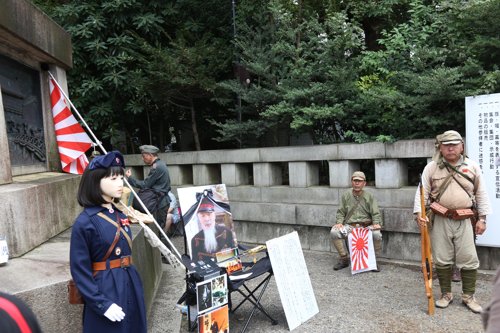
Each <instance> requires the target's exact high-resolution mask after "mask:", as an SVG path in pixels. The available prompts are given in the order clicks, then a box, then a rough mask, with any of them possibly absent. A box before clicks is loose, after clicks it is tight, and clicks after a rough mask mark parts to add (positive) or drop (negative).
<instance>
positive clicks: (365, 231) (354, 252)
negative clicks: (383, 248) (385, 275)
mask: <svg viewBox="0 0 500 333" xmlns="http://www.w3.org/2000/svg"><path fill="white" fill-rule="evenodd" d="M349 250H350V253H351V272H352V274H356V273H361V272H366V271H371V270H373V269H376V268H377V260H376V258H375V251H374V249H373V239H372V231H371V230H370V229H369V228H354V229H352V232H351V233H350V234H349Z"/></svg>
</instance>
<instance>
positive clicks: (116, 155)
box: [88, 150, 125, 170]
mask: <svg viewBox="0 0 500 333" xmlns="http://www.w3.org/2000/svg"><path fill="white" fill-rule="evenodd" d="M113 166H119V167H122V168H124V167H125V162H124V161H123V156H122V154H121V153H120V152H119V151H117V150H113V151H110V152H109V153H107V154H106V155H99V156H96V157H94V158H93V159H92V161H90V164H89V166H88V168H89V170H95V169H107V168H110V167H113Z"/></svg>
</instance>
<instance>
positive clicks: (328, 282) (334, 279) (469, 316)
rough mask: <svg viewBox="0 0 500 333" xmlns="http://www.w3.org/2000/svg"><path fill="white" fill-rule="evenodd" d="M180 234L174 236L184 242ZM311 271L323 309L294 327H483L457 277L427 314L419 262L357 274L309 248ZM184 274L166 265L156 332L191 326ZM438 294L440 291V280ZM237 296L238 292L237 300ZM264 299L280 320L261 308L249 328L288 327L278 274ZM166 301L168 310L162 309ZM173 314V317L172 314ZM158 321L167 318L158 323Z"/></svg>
mask: <svg viewBox="0 0 500 333" xmlns="http://www.w3.org/2000/svg"><path fill="white" fill-rule="evenodd" d="M181 240H182V239H181V238H176V239H175V242H176V243H180V244H179V249H181V248H182V247H181V246H180V245H181ZM304 256H305V259H306V263H307V267H308V271H309V275H310V277H311V281H312V285H313V289H314V292H315V295H316V300H317V303H318V307H319V313H318V314H317V315H316V316H314V317H313V318H311V319H310V320H308V321H307V322H306V323H304V324H302V325H301V326H299V327H298V328H296V329H295V330H294V332H318V333H319V332H321V333H323V332H375V333H376V332H384V333H385V332H433V333H434V332H468V333H471V332H482V331H483V330H482V323H481V316H480V315H477V314H474V313H472V312H471V311H469V310H468V309H467V308H466V307H465V306H463V305H462V304H461V301H460V298H459V297H460V291H461V284H460V283H453V293H454V295H455V301H454V302H453V303H452V304H451V305H450V306H449V307H448V308H447V309H437V308H436V312H435V315H434V316H429V315H427V313H426V311H427V298H426V297H425V288H424V284H423V280H422V274H421V272H420V270H419V265H418V263H412V264H408V263H395V262H391V263H384V264H382V265H381V268H382V271H381V272H380V273H371V272H370V273H362V274H357V275H354V276H352V275H351V273H350V270H349V269H347V268H346V269H343V270H341V271H333V269H332V267H333V263H334V255H333V254H330V253H323V252H313V251H305V253H304ZM493 274H494V272H493V271H482V272H481V274H480V279H479V280H478V283H477V290H476V298H477V300H478V301H479V302H480V303H481V304H483V305H484V304H485V303H486V302H487V301H488V300H489V298H490V294H491V290H492V284H491V283H492V282H491V280H492V278H493ZM182 279H183V276H173V275H172V274H171V272H169V271H168V270H167V273H166V278H164V279H163V281H162V283H165V284H166V286H162V288H161V289H160V291H159V292H158V297H157V299H158V300H157V301H156V302H155V307H156V308H155V311H153V316H152V318H150V321H151V320H153V321H154V322H155V325H153V326H152V329H151V330H150V332H151V333H159V332H187V320H186V319H185V318H186V317H183V319H182V321H181V315H180V314H179V311H178V310H177V311H175V310H173V309H174V303H175V301H176V300H177V299H178V298H179V297H180V295H181V294H182V292H183V290H184V289H183V288H184V280H182ZM434 284H435V287H434V296H435V297H438V296H439V286H438V283H437V280H435V282H434ZM237 299H238V297H237V296H236V297H235V300H237ZM262 302H263V304H264V306H265V307H266V309H267V310H268V311H269V313H270V314H271V315H272V316H274V317H275V318H276V319H277V320H278V322H279V323H278V325H276V326H272V325H271V323H270V321H269V320H268V319H267V318H266V317H264V316H263V315H261V314H260V313H256V314H255V315H254V318H253V319H252V321H251V323H250V325H249V327H248V329H247V332H288V331H289V330H288V326H287V322H286V317H285V314H284V311H283V307H282V306H281V302H280V298H279V294H278V291H277V288H276V284H275V280H274V279H272V281H271V283H270V284H269V286H268V290H267V292H266V294H265V295H264V297H263V299H262ZM158 307H161V308H162V309H163V310H164V313H163V314H161V313H160V311H157V310H158ZM249 312H250V307H249V306H248V305H245V306H243V307H242V308H241V309H239V310H238V312H237V313H236V314H232V315H231V316H230V325H231V326H230V331H231V332H239V330H240V329H241V327H242V325H243V322H244V321H243V317H244V315H246V314H248V313H249ZM170 316H172V317H170ZM156 322H163V323H164V325H163V327H162V326H161V325H156Z"/></svg>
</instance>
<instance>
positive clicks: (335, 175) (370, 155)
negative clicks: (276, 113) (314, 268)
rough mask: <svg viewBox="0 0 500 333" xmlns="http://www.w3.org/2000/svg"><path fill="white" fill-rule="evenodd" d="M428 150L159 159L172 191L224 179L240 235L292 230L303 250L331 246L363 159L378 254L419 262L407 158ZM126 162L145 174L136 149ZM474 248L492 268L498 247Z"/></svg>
mask: <svg viewBox="0 0 500 333" xmlns="http://www.w3.org/2000/svg"><path fill="white" fill-rule="evenodd" d="M433 152H434V141H433V140H403V141H398V142H396V143H375V142H372V143H365V144H332V145H320V146H299V147H279V148H254V149H239V150H217V151H215V150H214V151H197V152H173V153H164V154H160V157H161V158H162V159H163V160H165V161H166V163H167V165H168V167H169V171H170V176H171V180H172V187H173V188H174V190H175V189H176V188H179V187H189V186H200V185H207V184H217V183H224V184H226V187H227V190H228V194H229V200H230V203H231V211H232V213H233V218H234V220H235V221H236V229H237V230H236V233H237V235H238V238H239V240H240V241H244V242H251V243H264V242H265V241H266V240H268V239H271V238H274V237H278V236H281V235H284V234H286V233H288V232H291V231H294V230H296V231H297V232H298V233H299V235H300V239H301V243H302V246H303V248H304V249H310V250H317V251H335V250H334V249H333V247H332V246H331V243H330V237H329V231H330V228H331V226H332V225H333V223H334V221H335V214H336V211H337V208H338V205H339V197H340V196H341V194H342V193H343V192H344V191H346V190H347V189H348V188H350V186H351V181H350V176H351V174H352V172H354V171H356V170H358V169H360V165H364V166H366V165H369V166H370V172H371V171H372V170H373V173H372V174H371V177H370V178H371V179H368V180H369V184H370V186H367V187H366V190H367V191H369V192H371V193H373V194H374V196H375V197H376V198H377V199H378V202H379V206H380V207H381V212H382V214H383V219H384V230H383V251H382V256H383V257H385V258H389V259H397V260H409V261H419V260H420V233H419V229H418V228H417V226H416V224H415V222H414V221H413V201H414V196H415V193H416V190H417V187H416V186H414V185H413V186H409V180H408V177H409V172H408V161H410V160H412V161H414V160H415V159H417V160H420V161H421V164H422V165H425V163H426V162H427V161H428V159H429V158H430V157H431V156H432V153H433ZM125 162H126V165H127V166H129V167H131V168H132V169H133V172H134V174H135V175H136V176H138V177H142V176H143V175H145V174H147V172H148V170H147V168H146V167H144V165H143V162H142V159H141V156H140V155H128V156H126V157H125ZM325 165H327V168H326V169H327V171H325V167H324V166H325ZM363 171H366V170H363ZM420 171H421V170H420ZM325 173H326V174H325ZM325 178H326V179H327V180H326V181H325ZM478 249H479V256H480V259H481V268H482V269H495V268H496V267H497V266H498V264H499V263H500V251H499V250H498V249H497V248H489V247H479V248H478Z"/></svg>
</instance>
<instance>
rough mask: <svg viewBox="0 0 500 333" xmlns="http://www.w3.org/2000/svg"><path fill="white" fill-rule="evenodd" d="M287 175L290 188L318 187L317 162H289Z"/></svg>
mask: <svg viewBox="0 0 500 333" xmlns="http://www.w3.org/2000/svg"><path fill="white" fill-rule="evenodd" d="M288 173H289V175H290V176H289V178H290V186H291V187H309V186H314V185H319V167H318V163H317V162H289V163H288Z"/></svg>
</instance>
